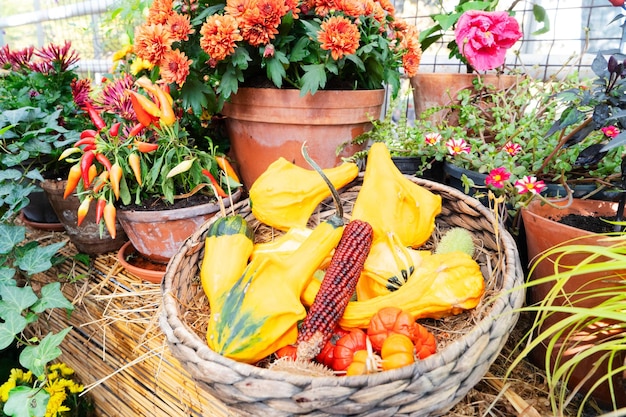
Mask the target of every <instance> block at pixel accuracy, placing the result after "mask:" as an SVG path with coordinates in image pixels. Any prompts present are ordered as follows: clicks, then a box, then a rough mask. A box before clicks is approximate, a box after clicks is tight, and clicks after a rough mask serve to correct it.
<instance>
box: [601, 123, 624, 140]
mask: <svg viewBox="0 0 626 417" xmlns="http://www.w3.org/2000/svg"><path fill="white" fill-rule="evenodd" d="M600 130H601V131H602V133H604V135H605V136H607V137H609V138H614V137H615V136H617V135H619V129H618V128H617V127H616V126H612V125H611V126H606V127H603V128H602V129H600Z"/></svg>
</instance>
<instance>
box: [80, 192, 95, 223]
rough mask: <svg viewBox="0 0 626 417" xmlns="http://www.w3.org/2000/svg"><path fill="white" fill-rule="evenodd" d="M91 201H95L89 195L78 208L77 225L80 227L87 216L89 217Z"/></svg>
mask: <svg viewBox="0 0 626 417" xmlns="http://www.w3.org/2000/svg"><path fill="white" fill-rule="evenodd" d="M91 200H93V197H92V196H90V195H88V196H87V197H85V199H84V200H83V201H82V202H81V203H80V206H78V213H77V214H78V216H77V221H76V224H77V225H78V226H80V224H81V223H82V222H83V220H84V219H85V216H86V215H87V212H88V211H89V205H90V204H91Z"/></svg>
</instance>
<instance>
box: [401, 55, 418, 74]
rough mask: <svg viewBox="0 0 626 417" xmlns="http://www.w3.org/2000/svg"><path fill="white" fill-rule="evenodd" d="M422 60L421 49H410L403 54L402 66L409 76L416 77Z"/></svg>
mask: <svg viewBox="0 0 626 417" xmlns="http://www.w3.org/2000/svg"><path fill="white" fill-rule="evenodd" d="M421 60H422V50H421V49H417V50H412V51H408V52H407V53H406V54H404V55H403V56H402V68H404V72H405V74H406V76H407V77H409V78H410V77H414V76H415V75H416V74H417V70H418V69H419V66H420V61H421Z"/></svg>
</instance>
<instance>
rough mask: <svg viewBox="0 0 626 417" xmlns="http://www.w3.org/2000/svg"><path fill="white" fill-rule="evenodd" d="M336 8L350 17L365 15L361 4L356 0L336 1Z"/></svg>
mask: <svg viewBox="0 0 626 417" xmlns="http://www.w3.org/2000/svg"><path fill="white" fill-rule="evenodd" d="M337 7H338V8H339V10H341V11H342V12H344V13H345V14H346V15H347V16H350V17H359V16H362V15H363V14H364V13H365V7H363V2H362V1H358V0H337Z"/></svg>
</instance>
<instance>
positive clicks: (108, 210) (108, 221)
mask: <svg viewBox="0 0 626 417" xmlns="http://www.w3.org/2000/svg"><path fill="white" fill-rule="evenodd" d="M115 215H116V210H115V206H114V205H113V203H107V205H106V206H104V213H103V215H102V217H103V218H104V224H105V226H106V228H107V230H108V232H109V234H110V235H111V237H112V238H113V239H115V236H116V235H117V229H116V228H115Z"/></svg>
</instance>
